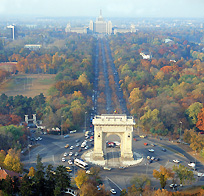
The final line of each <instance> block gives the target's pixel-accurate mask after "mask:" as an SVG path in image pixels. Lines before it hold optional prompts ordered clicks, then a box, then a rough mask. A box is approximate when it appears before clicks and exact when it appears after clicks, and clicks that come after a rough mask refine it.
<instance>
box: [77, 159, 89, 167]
mask: <svg viewBox="0 0 204 196" xmlns="http://www.w3.org/2000/svg"><path fill="white" fill-rule="evenodd" d="M74 164H75V165H77V166H78V167H81V168H83V169H88V164H87V163H85V162H84V161H82V160H80V159H74Z"/></svg>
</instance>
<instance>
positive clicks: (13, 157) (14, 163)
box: [4, 149, 23, 173]
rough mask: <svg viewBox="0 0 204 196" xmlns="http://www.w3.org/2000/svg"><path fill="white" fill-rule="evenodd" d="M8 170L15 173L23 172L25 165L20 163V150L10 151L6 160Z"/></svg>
mask: <svg viewBox="0 0 204 196" xmlns="http://www.w3.org/2000/svg"><path fill="white" fill-rule="evenodd" d="M4 166H5V167H6V169H8V170H10V171H14V172H19V173H21V172H22V169H23V164H22V163H21V162H20V150H18V151H17V150H14V149H10V150H9V151H8V154H7V155H6V157H5V160H4Z"/></svg>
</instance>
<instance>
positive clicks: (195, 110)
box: [186, 102, 203, 125]
mask: <svg viewBox="0 0 204 196" xmlns="http://www.w3.org/2000/svg"><path fill="white" fill-rule="evenodd" d="M202 108H203V104H202V103H199V102H195V103H193V104H191V105H190V106H189V107H188V109H187V110H186V114H187V115H188V119H189V121H190V124H192V125H195V124H196V123H197V121H198V118H197V116H198V114H199V113H200V110H201V109H202Z"/></svg>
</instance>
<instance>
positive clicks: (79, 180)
mask: <svg viewBox="0 0 204 196" xmlns="http://www.w3.org/2000/svg"><path fill="white" fill-rule="evenodd" d="M88 179H89V178H88V175H87V174H86V171H84V170H82V169H80V170H78V171H77V176H76V177H75V178H74V181H75V183H76V185H77V187H78V188H79V189H80V188H81V187H82V185H83V184H84V183H85V182H87V181H88Z"/></svg>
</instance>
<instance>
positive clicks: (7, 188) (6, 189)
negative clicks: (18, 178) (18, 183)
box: [2, 175, 13, 195]
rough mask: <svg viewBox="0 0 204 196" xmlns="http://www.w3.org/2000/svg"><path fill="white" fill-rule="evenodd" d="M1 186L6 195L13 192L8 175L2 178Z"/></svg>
mask: <svg viewBox="0 0 204 196" xmlns="http://www.w3.org/2000/svg"><path fill="white" fill-rule="evenodd" d="M2 187H3V192H4V193H6V194H7V195H12V194H13V181H12V178H11V177H10V176H9V175H7V176H6V179H4V180H3V186H2Z"/></svg>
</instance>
